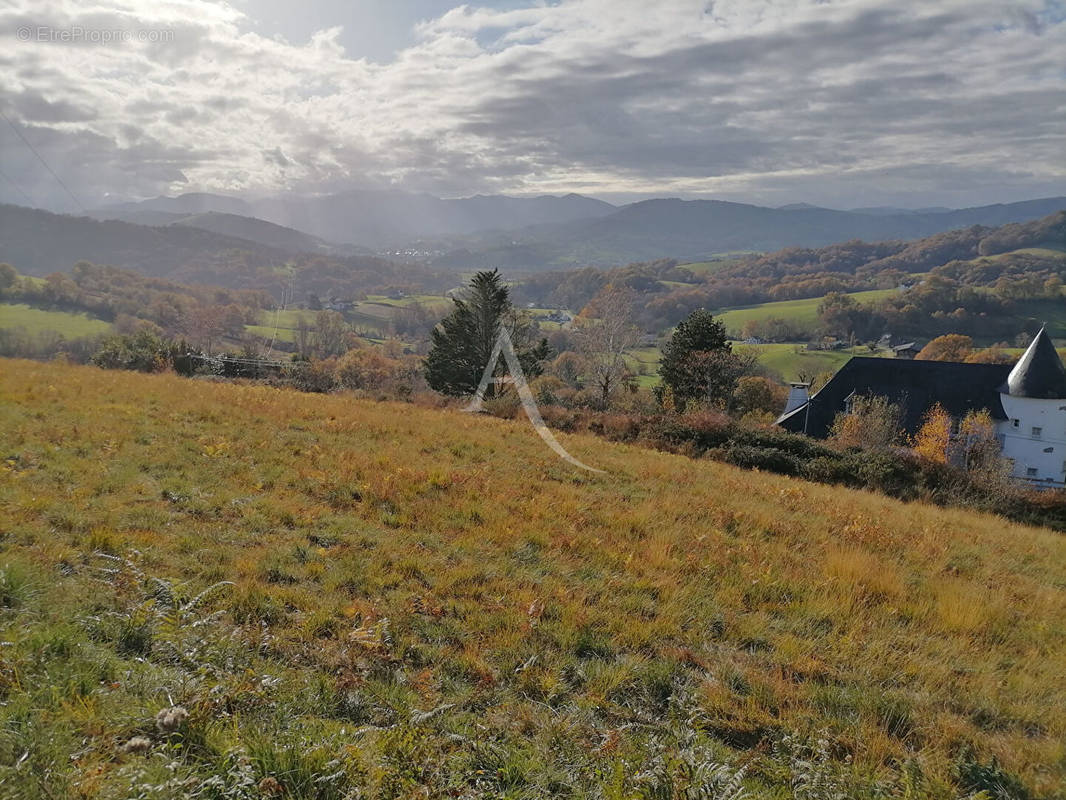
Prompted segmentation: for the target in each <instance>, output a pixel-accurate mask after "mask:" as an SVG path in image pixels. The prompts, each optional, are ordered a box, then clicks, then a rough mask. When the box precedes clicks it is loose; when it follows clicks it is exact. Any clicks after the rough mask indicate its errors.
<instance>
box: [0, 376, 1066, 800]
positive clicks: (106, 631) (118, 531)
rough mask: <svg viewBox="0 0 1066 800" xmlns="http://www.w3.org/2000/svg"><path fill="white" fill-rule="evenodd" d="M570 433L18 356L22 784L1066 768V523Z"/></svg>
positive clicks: (860, 787) (928, 778)
mask: <svg viewBox="0 0 1066 800" xmlns="http://www.w3.org/2000/svg"><path fill="white" fill-rule="evenodd" d="M561 438H562V439H563V441H564V444H565V446H566V447H567V448H568V449H570V450H571V452H573V453H574V455H575V456H577V457H578V458H579V459H581V460H582V461H585V462H587V463H589V464H592V465H594V466H596V467H599V468H601V469H603V470H605V473H604V474H592V473H586V472H582V471H578V470H575V469H574V468H572V467H570V466H569V465H567V464H566V463H564V462H562V461H560V460H558V459H557V458H556V457H555V455H554V454H553V453H552V452H551V451H550V450H549V449H548V448H547V447H545V446H544V445H543V443H542V442H541V441H540V440H539V439H538V438H537V436H536V434H535V433H534V432H533V431H532V430H531V428H530V427H529V426H528V425H526V424H523V423H520V422H508V421H502V420H498V419H495V418H488V417H482V416H470V415H466V414H462V413H460V412H457V411H452V410H446V409H445V410H434V409H429V408H420V407H416V406H412V405H403V404H390V403H373V402H369V401H363V400H357V399H353V398H352V397H350V396H345V395H333V396H309V395H306V394H299V393H296V392H292V391H286V390H277V389H270V388H266V387H261V386H254V385H229V384H216V383H207V382H200V381H190V380H186V379H181V378H178V377H176V376H172V375H156V376H145V375H138V374H134V373H126V372H104V371H99V370H96V369H93V368H88V367H70V366H65V365H60V364H39V363H33V362H23V361H0V458H3V459H4V460H3V462H2V470H0V641H2V642H3V643H4V644H3V645H2V646H0V700H2V704H0V796H5V797H6V796H13V797H26V798H30V797H35V798H36V797H40V798H48V797H54V798H59V797H67V796H82V797H99V798H124V797H131V796H143V797H172V796H182V795H183V793H184V794H185V795H190V794H192V792H193V789H194V788H196V787H200V788H198V789H197V791H201V792H202V796H211V797H258V796H263V795H264V794H266V795H269V794H270V793H271V792H274V791H275V790H276V787H275V785H274V784H273V783H271V782H270V781H276V782H277V785H278V786H280V787H281V788H280V789H277V791H280V792H287V796H291V797H323V798H325V797H337V798H340V797H345V796H355V795H353V794H351V793H352V792H354V791H356V790H359V791H361V792H363V793H364V794H363V796H372V797H411V796H424V795H420V794H419V792H421V791H425V792H426V793H428V795H429V796H444V795H453V796H465V797H543V796H553V797H617V798H631V797H646V796H671V795H668V794H662V793H660V794H655V791H658V790H653V787H654V786H659V785H661V784H663V785H664V782H665V783H668V784H669V785H671V786H673V787H675V791H676V790H678V787H682V786H683V785H688V784H686V782H689V783H692V782H693V781H696V780H697V778H696V777H693V776H694V775H695V774H696V773H695V772H694V770H695V767H691V768H690V767H686V766H685V764H689V763H691V764H700V765H703V767H707V765H714V764H721V765H724V766H723V767H722V769H732V770H742V772H741V777H742V782H743V784H744V787H745V790H746V791H747V792H748V793H749V795H750V796H754V797H767V798H770V797H780V798H783V797H788V796H791V794H790V792H791V791H792V790H791V789H790V787H792V786H795V785H796V781H797V780H801V778H802V775H803V774H804V773H803V770H812V769H813V770H819V771H820V772H819V775H821V778H820V779H824V781H828V782H829V783H826V784H825V785H830V784H832V785H837V786H839V787H842V788H841V791H842V792H844V794H843V795H842V796H847V797H875V796H878V797H880V796H886V794H885V793H886V792H887V793H888V795H889V796H903V794H904V792H905V791H912V790H913V791H916V792H917V793H912V794H910V795H909V796H912V797H926V796H927V797H937V798H953V797H958V796H960V795H964V794H968V793H970V792H971V791H974V790H975V787H977V784H976V783H973V781H972V780H971V781H970V783H967V780H970V779H968V778H966V777H965V776H966V775H970V774H978V775H979V776H980V775H984V774H985V773H984V772H981V771H980V769H978V768H977V767H972V764H974V763H976V764H980V765H985V766H986V767H988V769H989V770H991V774H994V775H1001V773H1002V775H1006V776H1008V777H1006V778H1002V780H1001V781H1000V783H1003V782H1004V781H1006V782H1008V783H1009V779H1014V778H1016V779H1017V780H1021V781H1023V782H1024V784H1025V785H1026V786H1028V787H1029V789H1030V790H1031V791H1032V792H1034V793H1036V794H1037V795H1038V796H1048V797H1062V796H1066V795H1064V787H1066V720H1064V715H1063V714H1062V709H1063V708H1066V681H1064V680H1063V675H1064V674H1066V614H1063V608H1066V540H1064V539H1063V537H1062V536H1061V535H1058V534H1055V533H1052V532H1050V531H1047V530H1042V529H1034V528H1027V527H1023V526H1019V525H1014V524H1010V523H1006V522H1004V521H1002V520H1000V519H998V518H994V517H991V516H983V515H979V514H974V513H968V512H963V511H956V510H945V509H941V508H935V507H930V506H925V505H920V504H910V505H904V504H902V503H899V502H896V501H893V500H890V499H887V498H884V497H881V496H877V495H873V494H868V493H863V492H856V491H850V490H845V489H840V488H834V487H828V486H822V485H815V484H809V483H804V482H802V481H798V480H792V479H789V478H785V477H781V476H775V475H769V474H761V473H753V472H746V471H741V470H738V469H734V468H731V467H729V466H726V465H722V464H718V463H714V462H709V461H697V462H694V461H692V460H690V459H686V458H683V457H679V456H673V455H669V454H664V453H658V452H651V451H647V450H643V449H641V448H638V447H632V446H624V445H618V444H611V443H607V442H605V441H603V440H601V439H598V438H593V437H588V436H562V435H561ZM205 590H206V591H205ZM172 706H182V707H183V708H185V709H187V710H188V714H189V717H188V720H187V721H185V722H183V723H182V726H181V727H180V729H179V730H176V731H173V732H171V731H162V730H161V729H160V728H159V727H158V723H157V722H155V721H154V720H155V717H156V715H157V713H158V712H160V711H162V710H166V709H168V708H170V707H172ZM138 738H139V739H143V741H144V742H145V743H146V744H145V745H144V746H145V747H147V750H142V749H140V748H141V746H142V745H141V744H139V743H138ZM819 741H821V743H820V744H819ZM968 747H972V749H973V751H974V752H975V753H976V755H975V756H973V757H972V759H971V761H969V762H966V763H969V764H971V767H970V768H969V770H970V771H969V772H966V771H965V770H963V771H961V772H960V769H959V768H958V766H957V763H956V762H957V761H958V759H959V758H960V757H961V756H960V753H964V752H968V751H967V750H966V749H967V748H968ZM818 753H821V755H818ZM993 756H994V757H995V758H996V760H997V765H996V766H994V767H991V766H989V764H990V760H991V758H992V757H993ZM967 757H969V756H967ZM703 767H701V769H703ZM996 770H1000V772H996ZM705 772H706V770H705V769H704V772H701V773H700V775H701V776H702V777H698V780H699V781H703V782H704V783H703V784H701V785H705V786H707V785H710V782H711V781H712V780H718V779H719V778H722V775H718V777H714V776H710V775H709V774H704V773H705ZM716 774H717V773H716ZM730 774H733V773H730ZM797 776H800V777H797ZM915 776H918V777H915ZM960 776H962V777H960ZM1011 776H1013V778H1011ZM974 780H977V779H974ZM997 780H999V778H997ZM264 782H265V783H264ZM819 785H822V784H819ZM996 785H999V784H996ZM908 786H910V787H911V789H907V787H908ZM915 786H917V787H919V788H918V789H914V788H913V787H915ZM202 787H208V788H207V789H204V788H202ZM211 787H214V788H211ZM242 787H244V788H242ZM420 787H422V788H420ZM878 787H881V788H878ZM978 788H979V787H978ZM5 792H6V794H5ZM242 792H243V793H242ZM674 796H676V795H674ZM690 796H695V795H690ZM804 796H825V797H829V796H834V795H832V794H831V792H829V790H826V791H825V792H824V793H822V794H814V795H804ZM993 796H994V795H993ZM1000 796H1012V795H1010V794H1001V795H1000ZM1013 796H1018V795H1013Z"/></svg>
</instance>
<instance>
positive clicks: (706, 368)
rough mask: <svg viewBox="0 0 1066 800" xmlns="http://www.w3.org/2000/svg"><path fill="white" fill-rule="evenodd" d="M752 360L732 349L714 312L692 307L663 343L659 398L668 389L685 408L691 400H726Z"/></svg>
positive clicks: (676, 405)
mask: <svg viewBox="0 0 1066 800" xmlns="http://www.w3.org/2000/svg"><path fill="white" fill-rule="evenodd" d="M749 362H750V359H742V358H740V357H739V356H737V355H736V354H735V353H733V348H732V346H731V345H730V343H729V340H728V338H727V337H726V332H725V326H724V325H723V324H722V323H721V322H720V321H719V320H716V319H715V318H714V315H713V314H711V313H710V312H709V311H704V310H702V309H700V310H697V311H693V312H692V313H691V314H689V315H688V317H687V318H685V319H684V320H683V321H682V322H680V323H678V326H677V328H676V329H675V330H674V333H673V335H672V336H671V337H670V340H669V341H668V342H667V343H666V345H665V346H664V347H663V357H662V361H661V362H660V364H659V376H660V377H661V378H662V386H661V387H660V388H659V389H658V390H657V391H658V396H659V399H660V401H662V400H663V398H664V397H665V396H666V392H667V390H668V391H669V395H670V396H671V397H672V398H673V403H674V407H675V408H677V409H678V410H682V411H683V410H684V408H685V405H686V404H687V403H688V402H689V401H690V400H697V399H701V400H705V401H707V402H708V403H712V404H724V403H725V402H727V401H728V399H729V397H730V396H731V395H732V394H733V389H734V387H735V386H736V383H737V380H738V379H739V378H740V377H741V376H742V375H743V374H744V373H745V372H747V371H749V370H750V368H751V364H750V363H749Z"/></svg>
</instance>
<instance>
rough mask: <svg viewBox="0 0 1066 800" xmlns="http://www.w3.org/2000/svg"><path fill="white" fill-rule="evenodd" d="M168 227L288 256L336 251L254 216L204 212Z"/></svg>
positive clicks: (316, 240) (311, 238) (310, 237)
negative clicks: (196, 230)
mask: <svg viewBox="0 0 1066 800" xmlns="http://www.w3.org/2000/svg"><path fill="white" fill-rule="evenodd" d="M171 224H172V225H181V226H184V227H187V228H199V229H200V230H205V231H213V232H215V233H220V234H222V235H224V236H235V237H237V238H238V239H246V240H248V241H252V242H258V243H259V244H262V245H266V246H267V247H276V248H278V249H279V250H288V251H289V252H291V253H315V252H322V253H332V252H336V249H337V248H336V247H334V246H332V245H330V244H328V243H326V242H324V241H322V240H321V239H319V238H318V237H316V236H310V235H308V234H306V233H303V232H302V231H297V230H294V229H292V228H286V227H284V226H282V225H275V224H274V223H273V222H266V221H265V220H261V219H256V218H255V217H243V216H240V215H238V214H223V213H221V212H218V211H207V212H204V213H203V214H190V215H189V216H187V217H181V218H180V219H178V220H175V221H174V222H172V223H171Z"/></svg>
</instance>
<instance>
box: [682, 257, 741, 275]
mask: <svg viewBox="0 0 1066 800" xmlns="http://www.w3.org/2000/svg"><path fill="white" fill-rule="evenodd" d="M753 254H754V253H751V252H737V253H723V254H721V255H719V256H714V257H712V258H711V259H709V260H707V261H693V262H691V263H689V264H678V265H677V266H678V269H686V270H688V271H689V272H691V273H693V274H694V275H706V274H707V273H709V272H714V271H716V270H719V269H722V267H728V266H729V265H731V264H734V263H736V262H737V261H739V260H740V259H741V258H743V257H744V256H748V255H753Z"/></svg>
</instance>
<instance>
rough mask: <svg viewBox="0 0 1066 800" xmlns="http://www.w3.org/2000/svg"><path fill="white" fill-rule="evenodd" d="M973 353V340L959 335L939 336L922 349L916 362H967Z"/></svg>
mask: <svg viewBox="0 0 1066 800" xmlns="http://www.w3.org/2000/svg"><path fill="white" fill-rule="evenodd" d="M972 352H973V339H971V338H970V337H969V336H963V335H962V334H959V333H948V334H945V335H944V336H937V337H936V338H935V339H933V340H932V341H931V342H929V344H927V345H926V346H925V347H923V348H922V349H921V351H920V352H919V353H918V355H916V356H915V357H914V359H915V361H965V360H966V359H967V358H968V357H969V356H970V354H971V353H972Z"/></svg>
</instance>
